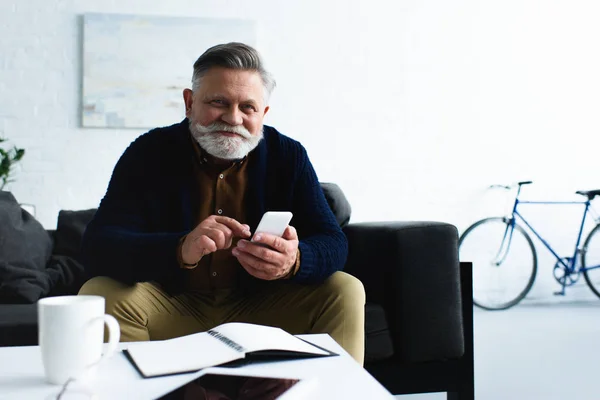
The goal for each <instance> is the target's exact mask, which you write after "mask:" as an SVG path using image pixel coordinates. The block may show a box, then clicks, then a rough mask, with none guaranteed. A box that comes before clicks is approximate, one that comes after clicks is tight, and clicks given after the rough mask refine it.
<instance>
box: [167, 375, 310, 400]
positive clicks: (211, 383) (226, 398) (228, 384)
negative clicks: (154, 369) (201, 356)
mask: <svg viewBox="0 0 600 400" xmlns="http://www.w3.org/2000/svg"><path fill="white" fill-rule="evenodd" d="M314 387H315V381H314V380H307V379H295V378H273V377H260V376H243V375H221V374H217V373H214V372H213V373H208V374H206V375H202V376H201V377H199V378H196V379H194V380H192V381H190V382H187V383H184V384H183V385H182V386H179V387H178V388H175V389H173V390H172V391H171V392H169V393H167V394H165V395H164V396H162V397H159V399H160V400H252V399H265V400H275V399H277V400H294V399H306V398H307V395H309V394H310V393H311V392H312V391H313V389H314Z"/></svg>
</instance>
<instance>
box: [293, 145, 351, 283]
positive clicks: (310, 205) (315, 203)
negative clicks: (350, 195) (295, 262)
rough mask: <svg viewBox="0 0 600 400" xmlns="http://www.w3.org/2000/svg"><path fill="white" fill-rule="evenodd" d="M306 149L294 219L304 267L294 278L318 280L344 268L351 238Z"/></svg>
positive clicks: (296, 193) (301, 266)
mask: <svg viewBox="0 0 600 400" xmlns="http://www.w3.org/2000/svg"><path fill="white" fill-rule="evenodd" d="M302 150H303V152H302V154H303V156H304V157H302V160H303V166H302V168H301V169H300V173H299V176H298V180H297V183H296V187H295V188H294V199H293V204H294V206H293V213H294V220H293V222H292V223H293V225H294V226H295V227H296V230H297V231H298V236H299V239H300V243H299V245H298V248H299V250H300V268H299V269H298V271H297V272H296V274H295V275H294V277H293V278H291V279H292V280H294V281H297V282H305V283H315V282H322V281H324V280H325V279H327V278H328V277H329V276H330V275H331V274H333V273H334V272H335V271H339V270H342V269H343V267H344V264H345V263H346V258H347V256H348V240H347V239H346V235H344V233H343V232H342V230H341V228H340V226H339V225H338V223H337V221H336V219H335V216H334V214H333V212H332V211H331V209H330V208H329V204H328V203H327V200H326V199H325V195H324V194H323V190H322V189H321V185H320V183H319V180H318V178H317V174H316V172H315V170H314V168H313V166H312V164H311V162H310V160H309V159H308V156H307V155H306V151H305V150H304V149H302Z"/></svg>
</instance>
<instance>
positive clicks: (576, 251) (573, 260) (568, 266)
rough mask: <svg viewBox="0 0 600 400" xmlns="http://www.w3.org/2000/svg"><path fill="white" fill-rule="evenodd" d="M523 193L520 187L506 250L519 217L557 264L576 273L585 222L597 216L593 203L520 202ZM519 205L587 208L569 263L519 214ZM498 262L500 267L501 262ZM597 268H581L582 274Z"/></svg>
mask: <svg viewBox="0 0 600 400" xmlns="http://www.w3.org/2000/svg"><path fill="white" fill-rule="evenodd" d="M520 193H521V186H520V185H519V188H518V190H517V195H516V197H515V203H514V205H513V208H512V213H511V216H510V220H509V221H508V222H509V226H510V236H509V238H508V244H507V245H506V249H508V248H509V247H510V243H511V241H512V233H513V232H514V228H515V224H516V218H515V217H518V218H519V219H520V220H521V221H522V222H523V223H524V224H525V226H527V228H529V230H530V231H531V232H533V234H534V235H535V236H536V237H537V238H538V239H539V240H540V242H542V244H543V245H544V247H546V248H547V249H548V251H550V253H552V255H553V256H554V258H556V261H557V263H560V264H562V265H563V266H564V267H565V269H566V271H567V273H569V274H571V273H574V272H575V266H576V263H577V256H578V255H579V254H580V253H581V249H580V248H579V245H580V243H581V237H582V236H583V228H584V226H585V221H586V218H587V216H588V213H591V214H596V213H595V211H594V209H593V208H592V207H591V201H590V200H589V199H588V200H586V201H521V200H519V194H520ZM519 204H538V205H539V204H546V205H547V204H554V205H558V204H562V205H567V204H570V205H573V204H581V205H584V206H585V208H584V210H583V217H582V218H581V224H580V226H579V233H578V234H577V240H576V242H575V249H574V251H573V257H565V258H566V259H567V260H568V261H569V263H568V264H567V263H565V261H563V257H561V256H560V255H558V253H557V252H556V251H555V250H554V249H553V248H552V246H551V245H550V243H548V241H547V240H545V239H544V238H543V237H542V236H541V235H540V234H539V233H538V232H537V231H536V230H535V228H534V227H533V226H532V225H531V224H530V223H529V222H528V221H527V219H526V218H525V217H524V216H523V215H521V213H519V211H518V210H517V208H518V206H519ZM593 218H594V220H595V221H596V222H598V219H599V218H598V216H597V214H596V215H595V216H593ZM508 230H509V228H508V227H507V232H505V233H504V237H503V239H502V244H504V243H505V240H506V236H507V233H509V232H508ZM503 248H504V246H503V245H501V246H500V251H499V253H498V256H499V255H500V254H501V252H502V249H503ZM501 261H502V260H500V261H497V263H498V265H499V263H500V262H501ZM596 268H600V265H594V266H590V267H585V268H580V270H579V271H580V272H582V271H584V270H592V269H596Z"/></svg>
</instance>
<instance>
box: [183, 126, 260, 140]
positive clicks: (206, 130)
mask: <svg viewBox="0 0 600 400" xmlns="http://www.w3.org/2000/svg"><path fill="white" fill-rule="evenodd" d="M194 127H195V128H196V129H197V130H198V131H199V132H201V133H203V134H213V133H218V132H229V133H234V134H236V135H239V136H241V137H243V138H244V139H250V138H252V134H251V133H250V132H249V131H248V130H247V129H246V128H244V127H243V126H237V125H236V126H233V125H228V124H225V123H223V122H213V123H212V124H210V125H208V126H204V125H202V124H200V123H198V122H197V123H196V124H194Z"/></svg>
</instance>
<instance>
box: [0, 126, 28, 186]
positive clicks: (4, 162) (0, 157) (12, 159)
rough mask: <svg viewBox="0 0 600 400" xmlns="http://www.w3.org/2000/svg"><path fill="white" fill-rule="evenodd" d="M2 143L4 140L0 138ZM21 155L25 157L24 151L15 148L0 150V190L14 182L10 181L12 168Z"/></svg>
mask: <svg viewBox="0 0 600 400" xmlns="http://www.w3.org/2000/svg"><path fill="white" fill-rule="evenodd" d="M2 142H6V139H3V138H0V143H2ZM23 155H25V149H18V148H17V147H16V146H14V147H13V148H12V149H8V150H4V149H3V148H0V190H3V189H4V187H5V186H6V185H7V184H9V183H10V182H14V180H13V179H11V172H12V168H13V167H14V165H15V164H16V163H17V162H19V161H20V160H21V158H23Z"/></svg>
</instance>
